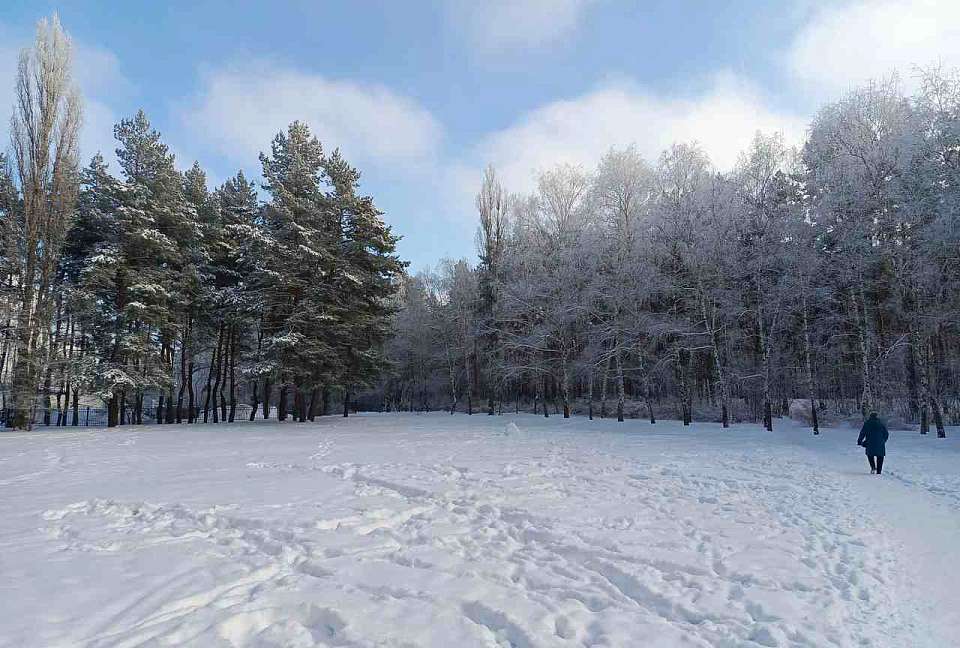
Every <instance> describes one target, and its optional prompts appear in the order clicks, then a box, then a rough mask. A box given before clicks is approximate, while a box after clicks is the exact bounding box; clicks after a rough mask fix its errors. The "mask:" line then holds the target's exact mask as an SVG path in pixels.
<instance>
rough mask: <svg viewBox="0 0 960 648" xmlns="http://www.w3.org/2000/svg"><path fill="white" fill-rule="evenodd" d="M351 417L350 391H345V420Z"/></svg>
mask: <svg viewBox="0 0 960 648" xmlns="http://www.w3.org/2000/svg"><path fill="white" fill-rule="evenodd" d="M348 416H350V390H349V389H345V390H344V391H343V418H347V417H348Z"/></svg>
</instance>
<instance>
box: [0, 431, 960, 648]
mask: <svg viewBox="0 0 960 648" xmlns="http://www.w3.org/2000/svg"><path fill="white" fill-rule="evenodd" d="M777 425H778V429H777V431H775V432H774V433H772V434H771V433H767V432H764V431H762V430H760V429H759V428H757V427H754V426H738V427H735V428H733V429H731V430H726V431H724V430H722V429H720V427H719V426H715V425H705V424H698V425H694V426H693V427H692V428H688V429H684V428H682V427H681V426H679V425H678V424H676V423H672V422H662V423H659V424H657V425H656V426H650V425H649V424H647V423H644V422H642V421H630V422H627V423H624V424H620V425H618V424H617V423H616V422H614V421H593V422H590V421H587V420H585V419H571V420H566V421H565V420H563V419H560V418H553V417H551V418H550V419H549V420H545V419H542V418H539V417H535V416H530V415H527V416H523V415H521V416H503V417H487V416H473V417H467V416H464V415H457V416H453V417H451V416H449V415H446V414H430V415H368V416H358V417H352V418H350V419H346V420H345V419H342V418H328V419H324V420H321V421H318V422H317V423H316V424H302V425H301V424H290V423H288V424H284V425H277V424H264V423H254V424H239V425H235V426H214V425H208V426H190V427H187V426H184V427H178V426H162V427H152V426H151V427H141V428H126V429H120V430H117V431H112V430H111V431H108V430H102V429H97V430H86V429H80V430H79V431H72V430H70V431H37V432H34V433H27V434H24V433H2V434H0V645H2V646H17V647H20V646H77V645H80V646H140V645H148V646H166V645H195V646H204V647H207V646H314V645H319V646H440V647H444V648H445V647H456V648H466V647H469V646H516V647H518V648H526V647H531V646H756V645H759V646H897V647H903V646H936V647H938V648H940V647H946V646H952V645H953V646H956V645H960V588H958V587H957V583H956V581H957V580H958V578H960V571H958V565H960V444H958V443H957V440H956V439H955V438H951V439H947V440H938V439H935V438H921V437H920V436H919V435H917V434H916V433H906V432H895V433H893V438H892V439H891V443H890V445H889V448H890V454H889V456H888V464H887V470H886V474H884V475H883V476H882V477H872V476H871V475H869V474H868V471H866V470H865V468H866V461H865V459H864V456H863V454H862V452H861V451H860V448H858V447H856V446H855V445H854V442H855V439H856V431H855V430H850V429H844V430H828V431H826V433H825V434H824V435H823V436H821V437H820V438H813V437H812V436H810V433H809V431H808V430H805V429H802V428H800V427H796V426H794V425H793V424H791V423H789V422H786V421H777ZM951 433H952V434H953V435H954V436H957V431H956V430H951Z"/></svg>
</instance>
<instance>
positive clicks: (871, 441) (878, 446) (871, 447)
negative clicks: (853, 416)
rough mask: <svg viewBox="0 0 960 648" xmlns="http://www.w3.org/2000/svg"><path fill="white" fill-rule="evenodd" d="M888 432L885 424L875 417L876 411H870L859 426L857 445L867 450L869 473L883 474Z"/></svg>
mask: <svg viewBox="0 0 960 648" xmlns="http://www.w3.org/2000/svg"><path fill="white" fill-rule="evenodd" d="M889 438H890V432H888V431H887V426H886V425H884V424H883V421H881V420H880V419H879V418H878V417H877V413H876V412H870V417H869V418H868V419H867V420H866V421H864V422H863V427H862V428H860V437H859V438H858V439H857V445H859V446H863V447H864V449H866V451H867V461H869V462H870V474H871V475H873V474H877V475H882V474H883V458H884V456H886V454H887V439H889Z"/></svg>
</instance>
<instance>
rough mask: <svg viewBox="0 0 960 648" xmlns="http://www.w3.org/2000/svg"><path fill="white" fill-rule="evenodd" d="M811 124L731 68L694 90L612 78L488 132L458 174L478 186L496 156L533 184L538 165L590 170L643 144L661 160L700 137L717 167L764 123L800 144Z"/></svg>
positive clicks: (509, 175)
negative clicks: (662, 90)
mask: <svg viewBox="0 0 960 648" xmlns="http://www.w3.org/2000/svg"><path fill="white" fill-rule="evenodd" d="M805 123H806V120H805V119H804V118H803V117H802V116H799V115H794V114H790V113H782V112H778V111H777V110H775V109H773V108H771V107H770V106H769V105H768V104H767V102H766V101H765V100H764V97H763V96H762V95H761V94H760V92H759V91H758V90H757V89H756V88H755V87H753V86H752V85H750V84H748V83H747V82H745V81H743V80H740V79H738V78H736V77H734V76H732V75H730V74H721V75H718V76H716V77H715V78H714V79H712V81H711V83H710V84H709V85H708V87H707V88H706V90H705V91H703V92H701V93H699V94H696V95H693V96H667V95H661V94H657V93H653V92H650V91H648V90H645V89H644V88H642V87H639V86H637V85H635V84H633V83H630V82H613V83H608V84H606V85H604V86H601V87H600V88H598V89H596V90H594V91H592V92H590V93H587V94H585V95H582V96H579V97H575V98H572V99H567V100H563V101H556V102H553V103H550V104H547V105H545V106H542V107H540V108H537V109H536V110H534V111H532V112H529V113H527V114H526V115H524V116H523V117H522V118H520V119H519V120H518V121H517V122H516V123H514V124H513V125H512V126H510V127H508V128H506V129H505V130H502V131H498V132H495V133H492V134H490V135H488V136H487V137H485V138H484V139H483V141H482V142H481V143H480V144H479V145H478V147H477V148H476V150H475V151H474V154H473V156H472V159H471V160H469V161H465V164H463V165H461V166H460V167H459V168H458V169H457V170H456V171H454V176H455V177H456V178H458V179H459V181H460V182H461V183H465V184H466V185H467V186H471V187H472V189H471V191H473V192H475V191H476V187H477V186H479V177H480V175H479V174H480V171H479V169H480V168H482V165H483V164H485V163H487V162H490V163H493V164H494V165H495V166H496V167H497V170H498V171H499V172H500V173H501V175H502V176H503V177H504V179H505V184H506V185H507V187H508V188H509V189H510V190H512V191H528V190H530V189H532V188H533V186H534V184H535V179H536V175H537V173H538V172H539V171H541V170H544V169H547V168H550V167H551V166H553V165H555V164H557V163H564V162H566V163H571V164H579V165H582V166H583V167H584V168H586V169H590V168H592V167H593V166H594V165H595V164H596V163H597V162H598V161H599V159H600V157H601V156H602V155H603V154H604V153H605V152H606V151H607V150H608V149H609V148H610V147H612V146H616V147H623V146H625V145H627V144H630V143H636V145H637V147H638V148H639V150H640V152H641V153H643V155H644V156H645V157H646V158H647V159H648V160H650V161H651V162H655V161H656V159H657V157H658V156H659V154H660V153H661V152H662V151H663V150H664V149H665V148H667V147H668V146H670V145H671V144H672V143H674V142H681V141H684V142H689V141H694V140H696V141H698V142H699V143H700V145H701V146H702V147H703V148H704V150H705V151H706V152H707V153H708V154H709V155H710V158H711V160H713V162H714V164H715V165H716V166H717V167H718V168H720V169H729V168H731V167H732V166H733V165H734V163H735V162H736V159H737V156H738V155H739V153H740V152H741V151H742V150H744V149H745V148H746V146H747V145H748V144H749V143H750V140H751V139H752V138H753V136H754V134H755V133H756V131H757V130H761V131H765V132H782V133H783V134H784V137H785V139H786V140H787V141H788V142H791V143H799V142H800V140H801V138H802V136H803V132H804V128H805ZM464 191H466V188H465V189H464Z"/></svg>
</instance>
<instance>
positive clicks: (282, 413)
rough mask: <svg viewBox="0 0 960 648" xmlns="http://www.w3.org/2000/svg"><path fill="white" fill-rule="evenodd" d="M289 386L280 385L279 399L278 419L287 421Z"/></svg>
mask: <svg viewBox="0 0 960 648" xmlns="http://www.w3.org/2000/svg"><path fill="white" fill-rule="evenodd" d="M288 391H289V387H288V386H287V385H286V384H282V385H280V395H279V400H278V401H277V420H278V421H286V420H287V392H288Z"/></svg>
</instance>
